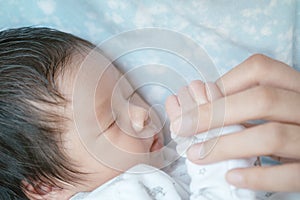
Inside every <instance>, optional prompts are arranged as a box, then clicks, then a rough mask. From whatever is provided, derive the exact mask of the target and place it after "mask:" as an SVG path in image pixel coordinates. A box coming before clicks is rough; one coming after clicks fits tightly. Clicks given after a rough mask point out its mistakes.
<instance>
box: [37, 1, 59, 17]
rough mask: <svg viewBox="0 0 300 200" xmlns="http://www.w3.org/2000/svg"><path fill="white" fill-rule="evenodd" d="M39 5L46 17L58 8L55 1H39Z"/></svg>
mask: <svg viewBox="0 0 300 200" xmlns="http://www.w3.org/2000/svg"><path fill="white" fill-rule="evenodd" d="M37 5H38V7H39V8H40V9H41V10H42V11H43V12H44V13H45V14H46V15H51V14H52V13H53V12H54V11H55V7H56V3H55V1H53V0H43V1H38V3H37Z"/></svg>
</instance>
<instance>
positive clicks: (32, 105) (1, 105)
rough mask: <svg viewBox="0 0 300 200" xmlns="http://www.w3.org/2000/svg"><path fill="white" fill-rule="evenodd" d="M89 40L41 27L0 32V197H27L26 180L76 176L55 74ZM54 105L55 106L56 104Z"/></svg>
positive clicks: (63, 178) (90, 45)
mask: <svg viewBox="0 0 300 200" xmlns="http://www.w3.org/2000/svg"><path fill="white" fill-rule="evenodd" d="M89 48H94V45H93V44H91V43H90V42H88V41H86V40H83V39H80V38H78V37H76V36H73V35H71V34H68V33H64V32H60V31H57V30H54V29H49V28H43V27H40V28H38V27H36V28H34V27H23V28H15V29H9V30H4V31H1V32H0V159H1V160H0V199H5V200H8V199H27V197H26V195H25V193H24V190H26V188H25V186H24V184H22V183H23V182H24V181H26V182H27V183H29V184H31V185H33V187H34V188H35V189H37V190H38V189H39V188H38V187H39V186H38V184H37V185H35V183H39V182H46V183H48V184H52V185H53V184H54V185H55V183H54V182H53V180H54V179H58V180H63V181H73V180H74V179H75V178H76V173H78V172H76V170H74V169H73V167H72V164H71V163H70V161H68V159H67V156H66V155H64V153H63V151H62V150H61V148H60V146H59V142H61V137H60V136H61V134H62V133H63V132H64V129H63V127H64V126H63V123H64V122H65V120H66V119H65V118H64V116H61V114H60V113H58V112H56V111H55V110H57V109H56V108H59V107H64V106H65V105H66V103H67V100H66V99H65V98H64V96H63V95H62V94H61V93H60V91H59V90H58V88H57V84H56V83H55V82H56V78H57V76H58V75H60V74H61V73H62V72H63V70H64V69H65V66H66V64H67V63H68V61H69V60H70V59H71V57H72V55H73V54H74V53H76V52H80V50H82V49H89ZM52 108H53V109H52Z"/></svg>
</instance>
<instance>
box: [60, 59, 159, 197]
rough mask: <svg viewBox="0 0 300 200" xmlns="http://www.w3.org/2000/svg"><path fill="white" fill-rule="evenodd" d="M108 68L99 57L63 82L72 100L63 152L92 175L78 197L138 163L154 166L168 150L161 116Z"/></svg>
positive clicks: (84, 64) (119, 74) (85, 175)
mask: <svg viewBox="0 0 300 200" xmlns="http://www.w3.org/2000/svg"><path fill="white" fill-rule="evenodd" d="M79 57H80V56H79ZM80 60H81V58H78V61H76V59H75V61H74V62H73V64H74V63H75V64H78V63H80ZM103 65H104V62H103V58H102V57H101V55H100V54H94V55H92V56H90V57H89V58H88V59H86V60H85V61H84V63H83V64H82V69H81V70H79V71H78V72H77V73H68V72H67V73H66V74H65V75H64V78H63V81H62V86H63V87H62V89H63V92H64V93H65V95H67V97H68V99H71V102H70V105H69V106H68V107H69V109H67V110H68V116H69V118H71V120H70V121H71V122H70V123H69V126H68V127H69V130H68V132H67V133H66V134H65V135H64V138H63V140H64V143H63V148H64V149H65V151H66V153H67V154H68V155H69V157H70V158H72V159H73V160H74V161H75V164H76V165H78V167H77V169H78V170H79V171H82V172H84V173H87V174H83V175H82V178H84V180H85V181H84V184H85V185H80V186H77V188H74V190H76V192H78V191H90V190H92V189H94V188H96V187H98V186H99V185H101V184H103V183H105V182H107V181H108V180H110V179H112V178H113V177H115V176H117V175H118V174H120V173H122V172H124V171H126V170H127V169H129V168H130V167H132V166H134V165H136V164H138V163H146V164H152V165H155V164H156V163H155V162H157V158H158V157H160V156H158V155H159V154H160V153H159V152H160V151H157V150H159V149H160V148H162V145H163V137H162V134H161V129H162V125H161V123H160V119H159V117H158V115H157V114H156V113H155V112H154V110H153V109H151V108H150V106H149V105H148V104H147V103H146V102H145V101H144V100H143V99H142V98H141V97H140V96H139V94H137V93H136V91H135V90H134V89H133V88H132V86H131V85H130V83H129V82H128V80H127V79H126V78H125V77H124V76H123V75H122V73H120V72H119V71H118V70H117V69H116V68H115V67H114V66H113V65H110V66H109V67H106V66H103ZM69 74H72V75H71V76H70V77H67V76H68V75H69ZM68 80H69V81H68ZM71 104H72V105H71ZM154 158H155V159H154ZM159 162H160V161H159Z"/></svg>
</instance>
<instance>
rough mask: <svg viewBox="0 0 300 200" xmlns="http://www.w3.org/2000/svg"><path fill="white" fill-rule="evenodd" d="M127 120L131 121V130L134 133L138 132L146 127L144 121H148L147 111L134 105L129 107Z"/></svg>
mask: <svg viewBox="0 0 300 200" xmlns="http://www.w3.org/2000/svg"><path fill="white" fill-rule="evenodd" d="M129 118H130V121H131V125H132V128H133V129H134V130H135V131H136V132H140V131H142V130H143V128H144V127H145V125H146V123H145V122H146V121H147V119H148V111H147V110H146V109H145V108H143V107H141V106H137V105H134V104H131V105H130V106H129Z"/></svg>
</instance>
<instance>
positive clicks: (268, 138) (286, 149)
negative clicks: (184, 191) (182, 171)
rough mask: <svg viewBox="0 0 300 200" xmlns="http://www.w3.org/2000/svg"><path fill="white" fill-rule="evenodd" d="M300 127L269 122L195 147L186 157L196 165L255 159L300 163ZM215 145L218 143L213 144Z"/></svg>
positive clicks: (191, 148)
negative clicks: (280, 159) (278, 159)
mask: <svg viewBox="0 0 300 200" xmlns="http://www.w3.org/2000/svg"><path fill="white" fill-rule="evenodd" d="M299 133H300V127H299V126H297V125H292V124H281V123H276V122H269V123H265V124H261V125H258V126H255V127H252V128H248V129H244V130H243V131H240V132H237V133H233V134H229V135H224V136H221V137H219V138H218V140H217V143H216V144H215V145H214V144H211V141H206V142H204V143H198V144H194V145H192V146H191V147H190V148H189V150H188V152H187V156H188V158H189V160H191V161H192V162H194V163H196V164H209V163H214V162H218V161H222V160H228V159H236V158H247V157H255V156H261V155H265V156H270V155H273V156H277V157H282V158H291V159H300V153H299V152H300V145H299V144H300V134H299ZM212 141H213V142H215V140H212Z"/></svg>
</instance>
